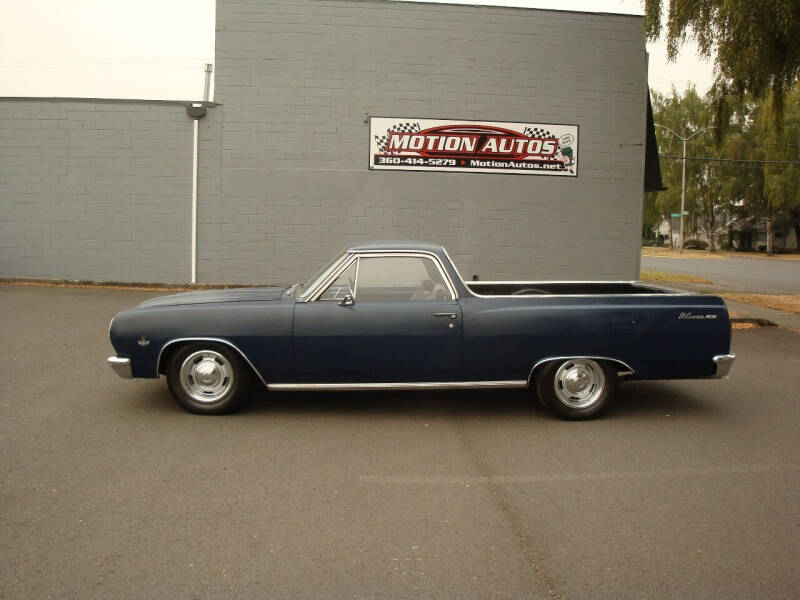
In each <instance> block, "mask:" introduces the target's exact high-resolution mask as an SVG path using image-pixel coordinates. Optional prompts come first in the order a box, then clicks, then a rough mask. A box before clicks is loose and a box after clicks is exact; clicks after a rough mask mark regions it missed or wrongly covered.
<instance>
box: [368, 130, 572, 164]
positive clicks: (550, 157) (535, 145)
mask: <svg viewBox="0 0 800 600" xmlns="http://www.w3.org/2000/svg"><path fill="white" fill-rule="evenodd" d="M369 133H370V135H369V139H370V152H369V155H370V163H369V168H370V169H400V170H410V171H457V172H479V173H525V174H534V175H559V176H562V177H564V176H566V177H575V176H576V175H577V173H578V126H577V125H553V124H542V123H505V122H495V121H454V120H440V119H399V118H397V119H393V118H384V117H371V118H370V122H369Z"/></svg>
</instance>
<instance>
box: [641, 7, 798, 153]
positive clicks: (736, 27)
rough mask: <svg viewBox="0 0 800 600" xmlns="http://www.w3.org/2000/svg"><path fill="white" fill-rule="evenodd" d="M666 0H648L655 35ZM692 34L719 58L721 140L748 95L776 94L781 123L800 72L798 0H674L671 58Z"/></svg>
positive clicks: (716, 93) (648, 22) (776, 117)
mask: <svg viewBox="0 0 800 600" xmlns="http://www.w3.org/2000/svg"><path fill="white" fill-rule="evenodd" d="M661 17H662V0H645V30H646V32H647V37H648V39H650V40H654V39H658V38H659V37H660V35H661V33H662V29H663V26H662V18H661ZM689 35H692V36H693V37H694V38H695V39H696V40H697V44H698V47H699V49H700V53H701V54H702V55H703V56H705V57H707V58H711V57H713V58H714V66H715V68H714V71H715V73H714V74H715V80H714V85H713V86H712V88H711V92H710V95H711V100H712V103H713V106H714V115H715V119H714V120H715V123H716V125H717V126H718V129H717V131H718V137H717V141H720V140H721V137H722V133H723V128H722V126H723V125H725V124H727V122H728V119H729V117H730V115H731V114H732V112H734V111H735V110H736V109H738V108H739V107H740V106H741V104H743V103H744V102H745V100H746V98H748V97H749V98H753V99H755V100H757V101H763V100H766V99H767V98H768V97H771V109H772V118H773V121H774V123H775V125H776V128H777V129H780V127H781V123H782V117H783V107H784V99H785V96H786V94H788V93H789V91H790V90H791V88H792V87H793V86H794V84H795V83H797V81H798V76H800V43H798V40H800V2H798V0H669V12H668V16H667V21H666V41H667V53H668V56H669V57H670V59H674V58H675V56H677V54H678V50H679V48H680V46H681V45H682V44H683V42H684V41H686V38H687V36H689Z"/></svg>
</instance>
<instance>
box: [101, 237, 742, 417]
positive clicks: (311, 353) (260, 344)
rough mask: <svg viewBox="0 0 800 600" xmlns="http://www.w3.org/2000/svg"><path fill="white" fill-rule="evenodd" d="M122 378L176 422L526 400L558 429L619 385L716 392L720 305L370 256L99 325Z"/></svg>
mask: <svg viewBox="0 0 800 600" xmlns="http://www.w3.org/2000/svg"><path fill="white" fill-rule="evenodd" d="M110 337H111V343H112V345H113V346H114V349H115V351H116V355H115V356H111V357H110V358H109V359H108V362H109V364H110V365H111V367H112V368H113V369H114V370H115V371H116V372H117V373H118V374H119V375H120V376H122V377H124V378H131V377H143V378H157V377H158V376H159V375H166V378H167V383H168V385H169V389H170V391H171V392H172V394H173V396H174V397H175V399H176V400H177V402H178V403H179V404H180V405H181V406H182V407H183V408H185V409H186V410H188V411H190V412H193V413H201V414H220V413H227V412H230V411H233V410H235V409H237V408H238V407H240V406H241V404H242V402H243V401H244V400H245V399H246V397H247V392H248V389H249V388H250V385H251V384H252V383H254V382H260V383H262V384H263V385H264V386H266V387H267V389H269V390H275V391H278V390H319V391H330V390H416V389H458V388H532V389H535V390H536V393H537V395H538V397H539V399H540V401H541V402H542V404H544V406H546V407H547V408H548V409H550V410H551V411H553V412H554V413H555V414H556V415H558V416H560V417H562V418H566V419H588V418H592V417H596V416H598V415H600V414H601V413H602V412H603V410H605V409H606V408H607V406H608V404H609V402H610V401H611V399H612V397H613V395H614V391H615V389H616V386H617V384H618V383H619V382H620V381H622V380H631V379H677V378H720V377H724V376H726V375H727V373H728V371H729V370H730V368H731V365H732V363H733V360H734V358H735V357H734V355H733V354H731V353H730V340H731V331H730V320H729V318H728V311H727V308H726V306H725V303H724V302H723V300H722V299H720V298H718V297H716V296H706V295H696V294H690V293H686V292H680V291H675V290H670V289H667V288H663V287H656V286H649V285H643V284H642V283H640V282H630V281H624V282H564V281H554V282H547V281H536V282H509V281H464V279H463V278H462V277H461V276H460V275H459V273H458V271H457V269H456V267H455V265H454V264H453V262H452V261H451V260H450V257H449V256H448V254H447V251H446V250H445V249H444V248H443V247H441V246H437V245H434V244H422V243H376V244H364V245H359V246H354V247H352V248H349V249H347V250H346V251H344V252H342V253H341V254H339V255H337V256H335V257H334V258H333V259H332V260H331V261H330V262H328V263H327V264H326V265H325V266H324V267H322V269H320V270H319V271H318V272H317V273H316V274H315V275H314V276H312V277H311V278H310V279H309V280H308V281H306V282H305V283H298V284H295V285H293V286H291V287H286V288H280V287H275V288H243V289H224V290H212V291H199V292H188V293H183V294H175V295H171V296H164V297H159V298H154V299H151V300H146V301H144V302H142V303H141V304H139V305H138V306H136V307H135V308H132V309H130V310H126V311H123V312H121V313H119V314H117V315H116V316H115V317H114V318H113V319H112V321H111V326H110Z"/></svg>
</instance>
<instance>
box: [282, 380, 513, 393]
mask: <svg viewBox="0 0 800 600" xmlns="http://www.w3.org/2000/svg"><path fill="white" fill-rule="evenodd" d="M526 387H528V382H527V381H524V380H520V381H516V380H514V381H424V382H397V383H270V384H268V385H267V388H268V389H270V390H273V391H304V392H321V391H339V392H353V391H366V390H375V391H377V390H460V389H466V388H469V389H481V388H526Z"/></svg>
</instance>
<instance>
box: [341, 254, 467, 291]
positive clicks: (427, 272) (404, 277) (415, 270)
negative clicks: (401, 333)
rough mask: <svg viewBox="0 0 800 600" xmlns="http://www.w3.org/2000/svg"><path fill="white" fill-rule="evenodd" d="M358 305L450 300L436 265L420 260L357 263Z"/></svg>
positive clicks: (386, 258)
mask: <svg viewBox="0 0 800 600" xmlns="http://www.w3.org/2000/svg"><path fill="white" fill-rule="evenodd" d="M357 286H358V287H357V289H356V300H357V301H358V302H409V301H410V302H435V301H443V300H452V299H453V296H452V294H451V293H450V291H449V290H448V288H447V284H446V283H445V281H444V278H443V277H442V274H441V272H440V271H439V269H438V268H437V266H436V264H435V263H434V262H433V260H431V259H430V258H425V257H421V256H375V257H364V256H362V257H361V258H360V259H359V265H358V281H357Z"/></svg>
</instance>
